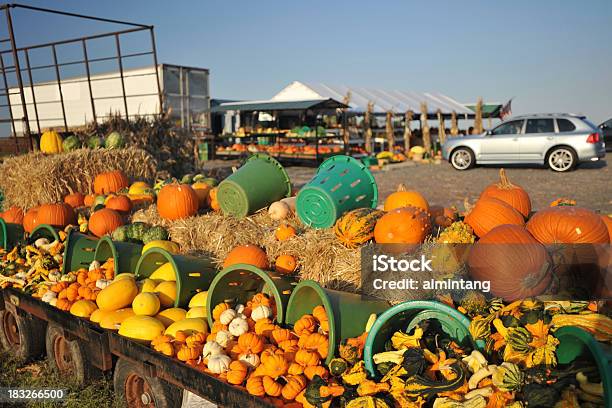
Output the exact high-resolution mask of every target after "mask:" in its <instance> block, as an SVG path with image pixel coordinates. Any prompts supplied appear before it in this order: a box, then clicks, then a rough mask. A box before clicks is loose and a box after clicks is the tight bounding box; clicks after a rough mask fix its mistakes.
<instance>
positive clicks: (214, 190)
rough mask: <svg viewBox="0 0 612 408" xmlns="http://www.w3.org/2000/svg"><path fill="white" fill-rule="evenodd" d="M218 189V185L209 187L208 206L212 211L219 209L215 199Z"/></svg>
mask: <svg viewBox="0 0 612 408" xmlns="http://www.w3.org/2000/svg"><path fill="white" fill-rule="evenodd" d="M218 190H219V189H218V187H213V188H211V189H210V192H209V193H208V206H209V207H210V208H211V209H212V210H213V211H219V210H221V206H220V205H219V201H218V200H217V192H218Z"/></svg>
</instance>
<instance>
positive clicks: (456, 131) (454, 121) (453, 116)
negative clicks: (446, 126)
mask: <svg viewBox="0 0 612 408" xmlns="http://www.w3.org/2000/svg"><path fill="white" fill-rule="evenodd" d="M450 133H451V135H452V136H457V135H458V134H459V127H458V126H457V112H455V111H453V113H451V130H450Z"/></svg>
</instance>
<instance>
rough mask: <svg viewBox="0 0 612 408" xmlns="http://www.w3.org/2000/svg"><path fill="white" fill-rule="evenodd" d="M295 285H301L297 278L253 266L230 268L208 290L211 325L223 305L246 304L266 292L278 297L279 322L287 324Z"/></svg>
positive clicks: (275, 299)
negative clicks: (288, 308)
mask: <svg viewBox="0 0 612 408" xmlns="http://www.w3.org/2000/svg"><path fill="white" fill-rule="evenodd" d="M295 285H297V282H296V281H295V279H293V278H290V277H288V276H282V275H279V274H277V273H275V272H269V271H264V270H261V269H259V268H258V267H256V266H253V265H247V264H236V265H232V266H228V267H227V268H225V269H223V270H222V271H221V272H219V273H218V274H217V276H215V279H213V281H212V283H211V284H210V288H208V296H207V298H206V311H207V315H208V322H209V324H210V326H211V327H212V324H213V318H212V310H213V309H214V308H215V306H216V305H218V304H219V303H222V302H226V301H229V302H231V303H233V304H243V305H244V304H246V302H247V301H248V300H250V299H251V298H252V297H253V295H255V294H256V293H260V292H262V293H266V294H269V295H271V296H272V297H274V302H275V304H276V320H277V322H278V323H280V324H282V323H284V322H285V315H286V312H285V311H286V309H287V303H288V302H289V297H290V296H291V292H292V291H293V288H294V287H295Z"/></svg>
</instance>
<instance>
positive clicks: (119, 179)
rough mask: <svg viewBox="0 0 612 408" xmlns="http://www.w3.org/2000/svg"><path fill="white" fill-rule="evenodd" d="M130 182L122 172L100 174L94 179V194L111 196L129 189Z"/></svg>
mask: <svg viewBox="0 0 612 408" xmlns="http://www.w3.org/2000/svg"><path fill="white" fill-rule="evenodd" d="M129 185H130V181H129V180H128V178H127V176H126V175H125V173H124V172H122V171H121V170H115V171H107V172H105V173H100V174H98V175H97V176H96V178H95V179H94V192H95V193H96V194H110V193H116V192H117V191H119V190H121V189H123V188H127V187H129Z"/></svg>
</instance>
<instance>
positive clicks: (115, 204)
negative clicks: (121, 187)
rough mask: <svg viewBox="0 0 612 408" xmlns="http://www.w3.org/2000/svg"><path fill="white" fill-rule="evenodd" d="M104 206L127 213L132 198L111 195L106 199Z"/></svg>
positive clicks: (130, 209) (130, 208) (129, 209)
mask: <svg viewBox="0 0 612 408" xmlns="http://www.w3.org/2000/svg"><path fill="white" fill-rule="evenodd" d="M105 207H106V208H110V209H111V210H116V211H119V212H122V213H129V212H130V211H132V200H130V198H129V197H128V196H125V195H118V196H113V197H110V198H109V199H108V200H107V201H106V204H105Z"/></svg>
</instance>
